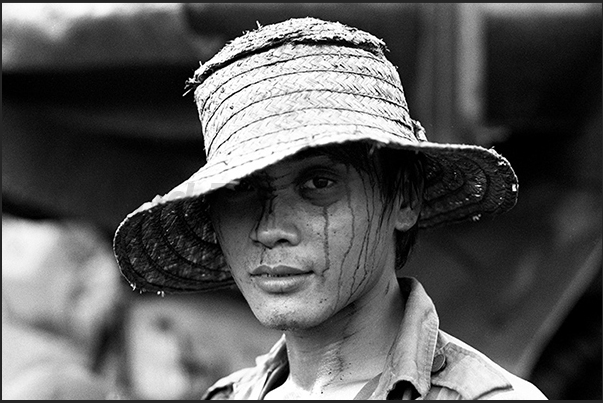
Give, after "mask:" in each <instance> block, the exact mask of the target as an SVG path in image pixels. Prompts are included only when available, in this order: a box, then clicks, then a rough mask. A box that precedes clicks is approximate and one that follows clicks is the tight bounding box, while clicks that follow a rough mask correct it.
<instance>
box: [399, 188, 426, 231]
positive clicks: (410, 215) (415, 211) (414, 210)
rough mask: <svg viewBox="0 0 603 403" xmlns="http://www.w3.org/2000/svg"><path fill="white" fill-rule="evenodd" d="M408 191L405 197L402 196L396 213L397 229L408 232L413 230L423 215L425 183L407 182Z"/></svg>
mask: <svg viewBox="0 0 603 403" xmlns="http://www.w3.org/2000/svg"><path fill="white" fill-rule="evenodd" d="M404 187H405V188H406V189H408V190H407V192H405V193H406V194H405V195H402V200H401V203H400V207H399V208H398V210H397V211H396V225H395V226H396V229H397V230H398V231H402V232H406V231H408V230H409V229H411V228H412V227H413V226H414V225H415V224H416V223H417V220H418V219H419V214H421V205H422V200H423V199H422V197H421V196H422V195H423V183H422V182H420V183H419V184H417V183H413V182H410V181H406V183H405V186H404Z"/></svg>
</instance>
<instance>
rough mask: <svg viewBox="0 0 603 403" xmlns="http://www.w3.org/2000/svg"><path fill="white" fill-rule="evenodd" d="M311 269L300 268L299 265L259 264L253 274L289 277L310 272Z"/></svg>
mask: <svg viewBox="0 0 603 403" xmlns="http://www.w3.org/2000/svg"><path fill="white" fill-rule="evenodd" d="M308 273H310V271H308V270H303V269H299V268H297V267H291V266H285V265H278V266H274V267H272V266H266V265H262V266H258V267H256V268H255V269H254V270H252V271H251V275H252V276H262V277H289V276H296V275H300V274H308Z"/></svg>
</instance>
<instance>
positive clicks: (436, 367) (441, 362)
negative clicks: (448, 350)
mask: <svg viewBox="0 0 603 403" xmlns="http://www.w3.org/2000/svg"><path fill="white" fill-rule="evenodd" d="M445 366H446V356H445V355H444V353H439V354H436V355H435V356H434V357H433V364H432V366H431V373H432V374H433V373H436V372H438V371H441V370H443V369H444V367H445Z"/></svg>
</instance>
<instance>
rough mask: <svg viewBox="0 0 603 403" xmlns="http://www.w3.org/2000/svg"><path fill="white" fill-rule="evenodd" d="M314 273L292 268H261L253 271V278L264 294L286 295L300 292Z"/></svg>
mask: <svg viewBox="0 0 603 403" xmlns="http://www.w3.org/2000/svg"><path fill="white" fill-rule="evenodd" d="M311 275H312V271H310V270H303V269H299V268H296V267H291V266H283V265H279V266H274V267H272V266H259V267H257V268H256V269H254V270H252V272H251V278H252V279H253V280H254V282H255V284H256V285H257V286H258V287H259V288H260V289H261V290H263V291H264V292H266V293H271V294H284V293H291V292H294V291H298V290H300V289H302V288H303V287H304V285H306V284H307V282H308V281H309V279H310V277H311Z"/></svg>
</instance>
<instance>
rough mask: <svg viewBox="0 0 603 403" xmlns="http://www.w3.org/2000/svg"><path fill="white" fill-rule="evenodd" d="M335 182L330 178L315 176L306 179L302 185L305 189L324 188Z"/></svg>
mask: <svg viewBox="0 0 603 403" xmlns="http://www.w3.org/2000/svg"><path fill="white" fill-rule="evenodd" d="M334 183H335V182H334V181H332V180H331V179H327V178H321V177H316V178H312V179H310V180H308V181H306V182H305V183H304V184H303V187H304V188H306V189H317V190H318V189H326V188H329V187H331V186H333V184H334Z"/></svg>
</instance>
